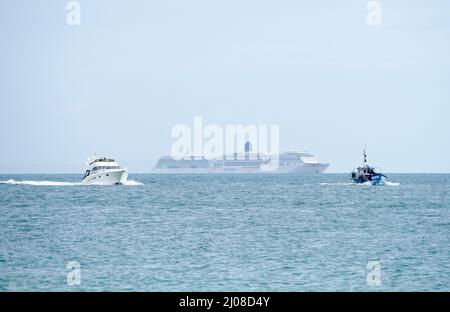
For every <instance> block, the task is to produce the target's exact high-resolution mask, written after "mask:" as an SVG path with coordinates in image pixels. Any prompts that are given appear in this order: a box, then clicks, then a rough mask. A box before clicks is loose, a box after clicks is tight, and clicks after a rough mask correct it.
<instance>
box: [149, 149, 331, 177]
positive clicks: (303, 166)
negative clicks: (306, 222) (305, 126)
mask: <svg viewBox="0 0 450 312" xmlns="http://www.w3.org/2000/svg"><path fill="white" fill-rule="evenodd" d="M250 146H251V145H250V144H249V143H247V144H246V145H245V153H244V154H241V155H238V154H236V153H235V154H232V155H226V156H224V157H222V159H214V160H208V159H205V158H204V157H194V156H191V157H189V158H187V159H186V158H184V159H180V160H178V159H174V158H173V157H170V156H163V157H161V158H160V159H159V160H158V162H157V163H156V166H155V168H154V169H153V172H154V173H182V174H185V173H236V174H238V173H247V174H249V173H284V174H318V173H323V172H324V171H325V169H327V168H328V166H329V164H326V163H320V162H319V161H318V160H317V159H316V157H315V156H314V155H313V154H310V153H307V152H297V151H286V152H283V153H280V154H279V155H278V161H276V162H275V161H272V160H275V159H276V158H274V157H272V158H271V157H263V156H262V155H260V154H257V153H252V152H251V147H250ZM273 163H276V165H274V164H273Z"/></svg>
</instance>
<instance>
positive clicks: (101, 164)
mask: <svg viewBox="0 0 450 312" xmlns="http://www.w3.org/2000/svg"><path fill="white" fill-rule="evenodd" d="M88 165H89V166H90V169H89V170H86V173H85V174H84V177H83V180H82V181H81V183H82V184H85V185H89V184H96V185H116V184H126V182H127V181H128V169H127V168H124V169H122V168H120V166H119V164H118V163H116V162H115V161H114V159H107V158H95V159H94V160H93V161H90V160H88Z"/></svg>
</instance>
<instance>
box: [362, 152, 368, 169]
mask: <svg viewBox="0 0 450 312" xmlns="http://www.w3.org/2000/svg"><path fill="white" fill-rule="evenodd" d="M363 155H364V167H365V166H366V165H367V154H366V150H364V152H363Z"/></svg>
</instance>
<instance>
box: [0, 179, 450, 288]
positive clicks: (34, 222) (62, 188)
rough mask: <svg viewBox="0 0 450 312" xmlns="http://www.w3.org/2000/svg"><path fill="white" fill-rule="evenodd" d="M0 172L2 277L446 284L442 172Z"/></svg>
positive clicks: (24, 284)
mask: <svg viewBox="0 0 450 312" xmlns="http://www.w3.org/2000/svg"><path fill="white" fill-rule="evenodd" d="M81 178H82V176H80V175H0V291H450V175H448V174H389V175H388V181H389V182H388V183H387V184H386V185H383V186H369V185H355V184H353V183H351V181H350V177H349V175H348V174H322V175H315V176H303V175H271V174H254V175H233V174H224V175H207V174H205V175H202V174H198V175H197V174H192V175H156V174H134V175H133V174H131V175H130V180H131V181H130V182H129V183H128V184H127V185H118V186H84V185H81V184H80V180H81Z"/></svg>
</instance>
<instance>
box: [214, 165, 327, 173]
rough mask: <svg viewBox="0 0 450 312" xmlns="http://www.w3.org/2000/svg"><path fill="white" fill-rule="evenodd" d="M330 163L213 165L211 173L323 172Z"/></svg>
mask: <svg viewBox="0 0 450 312" xmlns="http://www.w3.org/2000/svg"><path fill="white" fill-rule="evenodd" d="M328 166H329V165H328V164H311V165H298V166H291V165H279V166H277V167H275V168H273V167H272V168H268V169H263V168H255V167H212V168H210V170H209V173H233V174H252V173H263V174H264V173H265V174H319V173H323V172H324V171H325V170H326V169H327V168H328Z"/></svg>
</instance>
